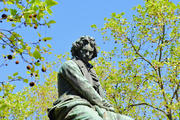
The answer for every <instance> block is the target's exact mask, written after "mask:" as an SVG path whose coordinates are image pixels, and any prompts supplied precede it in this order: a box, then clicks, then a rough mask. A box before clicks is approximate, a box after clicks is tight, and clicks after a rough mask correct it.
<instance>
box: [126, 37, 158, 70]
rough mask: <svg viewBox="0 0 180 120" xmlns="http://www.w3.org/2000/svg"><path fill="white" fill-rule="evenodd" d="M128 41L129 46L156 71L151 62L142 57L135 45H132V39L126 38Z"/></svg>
mask: <svg viewBox="0 0 180 120" xmlns="http://www.w3.org/2000/svg"><path fill="white" fill-rule="evenodd" d="M127 39H128V41H129V42H130V44H131V46H132V47H133V49H134V51H135V52H136V54H138V55H139V56H140V57H141V58H142V59H143V60H145V61H146V62H147V63H148V64H149V65H150V66H151V67H152V68H153V69H154V70H155V71H156V68H155V67H154V66H153V65H152V63H151V62H150V61H149V60H147V59H146V58H144V57H143V56H142V55H141V54H140V53H139V52H138V50H137V49H136V48H135V46H134V45H133V43H132V41H131V40H130V38H127ZM156 72H157V71H156Z"/></svg>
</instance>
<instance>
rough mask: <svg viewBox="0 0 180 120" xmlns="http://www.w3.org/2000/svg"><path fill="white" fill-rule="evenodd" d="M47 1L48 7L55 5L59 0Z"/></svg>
mask: <svg viewBox="0 0 180 120" xmlns="http://www.w3.org/2000/svg"><path fill="white" fill-rule="evenodd" d="M45 3H46V5H47V7H52V6H54V5H57V4H58V2H56V1H54V0H45Z"/></svg>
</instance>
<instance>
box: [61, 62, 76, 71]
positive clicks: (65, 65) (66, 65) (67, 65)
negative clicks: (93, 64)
mask: <svg viewBox="0 0 180 120" xmlns="http://www.w3.org/2000/svg"><path fill="white" fill-rule="evenodd" d="M69 68H71V69H72V68H78V66H77V64H76V63H75V62H74V61H73V60H67V61H66V62H64V63H63V64H62V66H61V67H60V70H62V69H69Z"/></svg>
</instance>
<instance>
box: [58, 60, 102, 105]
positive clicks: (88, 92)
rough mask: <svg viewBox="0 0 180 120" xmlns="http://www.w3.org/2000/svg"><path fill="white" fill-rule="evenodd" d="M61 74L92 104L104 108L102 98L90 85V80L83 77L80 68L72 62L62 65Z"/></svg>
mask: <svg viewBox="0 0 180 120" xmlns="http://www.w3.org/2000/svg"><path fill="white" fill-rule="evenodd" d="M60 74H61V75H62V76H63V77H64V78H65V79H66V80H68V82H69V83H70V84H71V85H72V87H73V88H74V89H75V90H76V91H78V92H79V93H80V95H82V96H83V97H84V98H85V99H87V100H88V101H89V102H90V103H91V104H93V105H98V106H100V107H104V106H103V99H102V97H101V96H100V95H99V94H98V93H97V92H96V91H95V89H94V88H93V86H92V85H91V84H89V83H88V80H87V79H86V78H85V77H84V76H83V75H82V73H81V71H80V69H79V67H78V66H77V65H76V63H74V62H73V61H72V60H70V61H67V62H65V63H64V64H63V65H62V67H61V69H60Z"/></svg>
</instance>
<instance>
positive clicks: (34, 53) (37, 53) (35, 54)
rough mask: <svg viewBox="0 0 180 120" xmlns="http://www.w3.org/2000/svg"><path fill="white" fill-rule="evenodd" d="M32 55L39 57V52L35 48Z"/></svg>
mask: <svg viewBox="0 0 180 120" xmlns="http://www.w3.org/2000/svg"><path fill="white" fill-rule="evenodd" d="M33 57H34V58H35V59H40V58H41V54H40V53H39V51H37V50H35V51H34V52H33Z"/></svg>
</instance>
